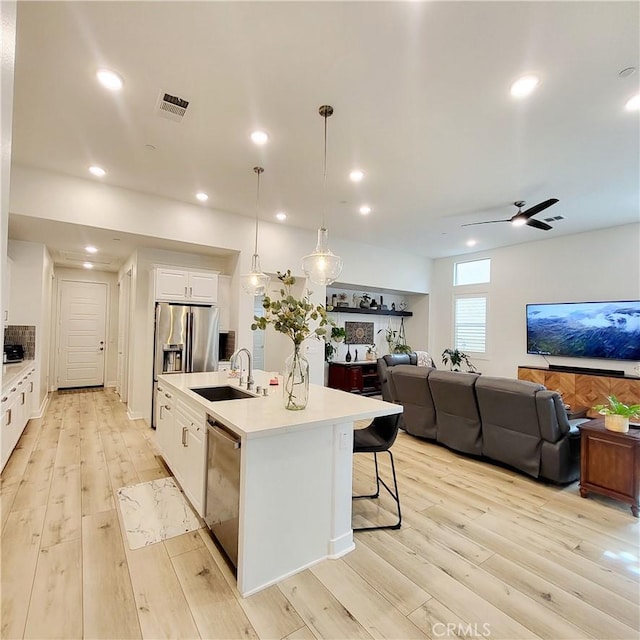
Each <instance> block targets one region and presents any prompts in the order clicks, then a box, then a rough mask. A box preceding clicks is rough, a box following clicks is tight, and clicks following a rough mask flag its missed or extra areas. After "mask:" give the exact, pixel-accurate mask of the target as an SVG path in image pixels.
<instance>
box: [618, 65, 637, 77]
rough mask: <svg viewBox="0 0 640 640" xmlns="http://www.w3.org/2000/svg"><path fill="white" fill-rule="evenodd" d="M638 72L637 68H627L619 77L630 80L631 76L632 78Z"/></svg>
mask: <svg viewBox="0 0 640 640" xmlns="http://www.w3.org/2000/svg"><path fill="white" fill-rule="evenodd" d="M635 72H636V68H635V67H627V68H626V69H623V70H622V71H621V72H620V73H619V74H618V76H619V77H621V78H628V77H629V76H632V75H633V74H634V73H635Z"/></svg>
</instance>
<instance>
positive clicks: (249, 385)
mask: <svg viewBox="0 0 640 640" xmlns="http://www.w3.org/2000/svg"><path fill="white" fill-rule="evenodd" d="M243 351H244V352H245V353H246V354H247V367H248V373H247V390H249V391H250V390H251V389H253V368H252V365H251V351H249V349H247V348H246V347H242V348H240V349H236V350H235V351H234V352H233V354H232V355H231V368H232V369H235V368H236V364H237V361H238V360H240V354H241V353H242V352H243ZM240 364H242V362H241V363H240ZM240 385H241V386H242V377H240Z"/></svg>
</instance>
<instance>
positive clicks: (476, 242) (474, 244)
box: [466, 240, 478, 247]
mask: <svg viewBox="0 0 640 640" xmlns="http://www.w3.org/2000/svg"><path fill="white" fill-rule="evenodd" d="M477 244H478V241H477V240H467V242H466V245H467V247H475V246H476V245H477Z"/></svg>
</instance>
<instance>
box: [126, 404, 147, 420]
mask: <svg viewBox="0 0 640 640" xmlns="http://www.w3.org/2000/svg"><path fill="white" fill-rule="evenodd" d="M127 418H129V420H140V419H141V418H144V416H143V415H142V413H140V412H139V411H131V409H129V407H127Z"/></svg>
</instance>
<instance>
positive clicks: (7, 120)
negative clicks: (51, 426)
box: [0, 0, 17, 386]
mask: <svg viewBox="0 0 640 640" xmlns="http://www.w3.org/2000/svg"><path fill="white" fill-rule="evenodd" d="M16 6H17V4H16V2H12V1H11V0H2V2H0V20H1V21H2V37H1V38H0V43H1V49H0V56H1V57H2V59H1V61H0V64H1V67H0V136H1V138H0V142H1V143H2V151H1V153H2V158H1V160H0V266H1V267H2V273H3V274H5V269H6V267H5V265H6V262H7V229H8V225H9V185H10V182H11V124H12V121H13V76H14V68H15V50H16ZM7 284H8V283H7V282H5V280H4V278H1V277H0V300H2V301H3V302H4V300H5V296H6V291H5V288H6V286H7ZM3 307H4V305H3ZM3 320H4V318H3ZM0 342H2V345H3V346H4V331H3V332H2V335H1V336H0ZM0 386H2V370H0Z"/></svg>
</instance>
